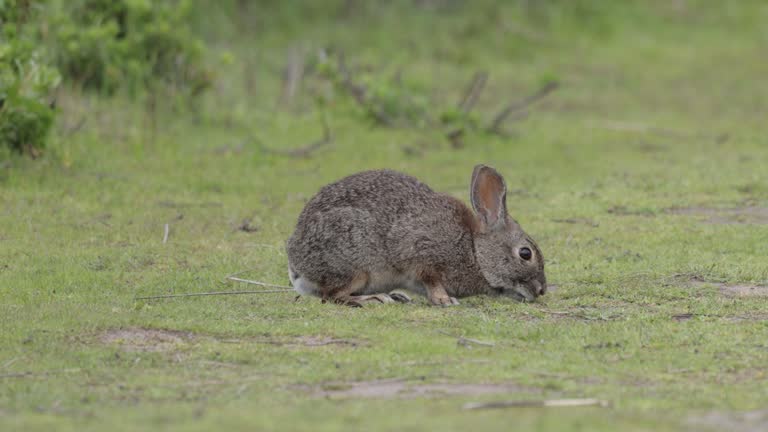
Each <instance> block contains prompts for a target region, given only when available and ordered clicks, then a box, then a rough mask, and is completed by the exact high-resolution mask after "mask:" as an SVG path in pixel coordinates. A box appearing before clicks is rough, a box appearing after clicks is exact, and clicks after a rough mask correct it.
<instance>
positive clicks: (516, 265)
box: [287, 165, 547, 305]
mask: <svg viewBox="0 0 768 432" xmlns="http://www.w3.org/2000/svg"><path fill="white" fill-rule="evenodd" d="M470 198H471V202H472V206H473V208H474V210H475V211H474V212H472V210H470V209H469V208H468V207H467V206H466V205H464V203H462V202H461V201H460V200H458V199H456V198H453V197H451V196H448V195H444V194H440V193H437V192H434V191H433V190H432V189H430V188H429V186H427V185H426V184H424V183H421V182H420V181H419V180H417V179H415V178H413V177H411V176H409V175H406V174H402V173H399V172H396V171H390V170H378V171H365V172H361V173H357V174H353V175H351V176H349V177H346V178H344V179H341V180H339V181H337V182H335V183H332V184H329V185H327V186H325V187H323V188H322V189H320V191H319V192H318V193H317V195H315V196H314V197H313V198H312V199H311V200H310V201H309V202H308V203H307V205H306V206H305V207H304V210H303V211H302V213H301V215H300V216H299V221H298V224H297V226H296V230H295V231H294V233H293V235H292V236H291V238H290V239H289V240H288V243H287V252H288V270H289V277H290V279H291V284H292V285H293V287H294V288H295V289H296V291H298V292H299V293H300V294H304V295H314V296H319V297H321V298H323V299H324V300H325V299H327V300H332V301H335V302H338V303H346V304H351V305H360V304H361V303H363V302H366V301H380V302H391V301H393V299H394V300H396V301H408V300H409V298H408V296H406V295H403V294H400V293H392V294H391V295H389V294H388V293H390V292H391V291H392V290H394V289H397V288H403V289H407V290H410V291H415V292H419V293H422V294H425V295H426V296H427V298H428V299H429V300H430V301H431V302H432V303H433V304H436V305H451V304H458V301H457V300H456V298H457V297H459V298H460V297H466V296H471V295H478V294H506V295H509V296H512V297H514V298H516V299H518V300H522V301H532V300H534V299H536V297H538V296H539V295H542V294H544V293H545V292H546V289H547V283H546V278H545V276H544V259H543V257H542V255H541V252H540V251H539V248H538V246H536V243H535V242H534V241H533V240H532V239H531V238H530V237H529V236H528V235H527V234H526V233H525V232H523V230H522V228H520V225H518V223H517V222H516V221H514V220H513V219H512V218H510V217H509V216H508V214H507V209H506V185H505V183H504V179H503V178H502V176H501V175H500V174H499V173H498V172H497V171H496V170H494V169H493V168H491V167H488V166H485V165H478V166H476V167H475V169H474V172H473V173H472V180H471V185H470ZM526 248H527V250H524V249H526ZM524 257H526V258H528V259H524Z"/></svg>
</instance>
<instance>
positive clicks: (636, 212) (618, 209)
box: [607, 206, 656, 217]
mask: <svg viewBox="0 0 768 432" xmlns="http://www.w3.org/2000/svg"><path fill="white" fill-rule="evenodd" d="M607 211H608V213H610V214H612V215H616V216H645V217H653V216H656V213H655V212H654V211H653V210H651V209H630V208H627V207H625V206H613V207H611V208H609V209H608V210H607Z"/></svg>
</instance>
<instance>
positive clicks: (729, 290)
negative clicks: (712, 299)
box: [691, 279, 768, 297]
mask: <svg viewBox="0 0 768 432" xmlns="http://www.w3.org/2000/svg"><path fill="white" fill-rule="evenodd" d="M691 284H692V285H693V286H707V285H713V286H716V287H717V289H718V291H720V294H722V295H724V296H726V297H768V286H764V285H753V284H730V283H723V282H707V281H703V280H700V279H693V280H692V281H691Z"/></svg>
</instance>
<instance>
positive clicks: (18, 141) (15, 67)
mask: <svg viewBox="0 0 768 432" xmlns="http://www.w3.org/2000/svg"><path fill="white" fill-rule="evenodd" d="M31 12H32V11H31V9H30V7H29V2H28V1H24V0H16V1H14V0H10V1H9V0H0V26H1V27H2V31H1V32H0V147H2V148H4V149H6V150H7V149H10V150H11V151H14V152H18V153H26V154H28V155H31V156H37V155H39V154H40V153H41V152H42V150H43V148H44V147H45V143H46V138H47V136H48V132H49V130H50V128H51V125H52V124H53V118H54V109H53V107H52V106H51V105H52V100H53V99H52V97H53V92H54V90H55V89H56V87H57V86H58V84H59V81H60V78H59V74H58V71H57V70H56V69H55V68H53V67H51V66H49V65H48V64H46V61H45V57H44V56H43V53H42V52H41V50H40V49H39V48H38V47H37V44H35V43H34V41H33V39H32V38H31V36H30V35H29V33H28V32H27V26H26V23H27V20H28V19H29V17H30V13H31ZM2 154H7V152H5V151H4V152H3V153H2Z"/></svg>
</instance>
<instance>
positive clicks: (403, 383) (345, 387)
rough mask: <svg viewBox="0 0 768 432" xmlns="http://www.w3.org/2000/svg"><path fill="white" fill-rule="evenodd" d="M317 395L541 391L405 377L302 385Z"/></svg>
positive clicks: (395, 396)
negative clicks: (415, 380) (426, 380)
mask: <svg viewBox="0 0 768 432" xmlns="http://www.w3.org/2000/svg"><path fill="white" fill-rule="evenodd" d="M302 389H303V390H306V391H308V392H309V393H311V394H312V395H313V396H315V397H324V398H332V399H346V398H366V399H377V398H378V399H414V398H429V397H442V396H478V395H487V394H502V393H515V394H517V393H539V392H540V390H538V389H535V388H530V387H523V386H520V385H517V384H509V383H506V384H468V383H464V384H456V383H445V382H438V383H424V382H413V381H408V380H404V379H390V380H373V381H355V382H329V383H324V384H321V385H319V386H310V387H302Z"/></svg>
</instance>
